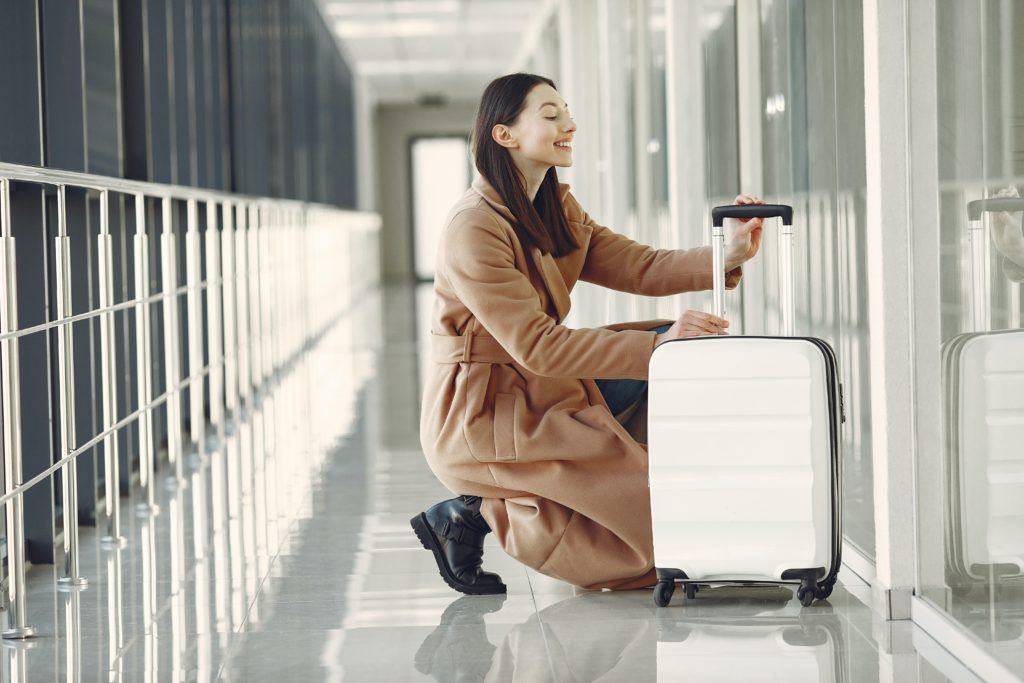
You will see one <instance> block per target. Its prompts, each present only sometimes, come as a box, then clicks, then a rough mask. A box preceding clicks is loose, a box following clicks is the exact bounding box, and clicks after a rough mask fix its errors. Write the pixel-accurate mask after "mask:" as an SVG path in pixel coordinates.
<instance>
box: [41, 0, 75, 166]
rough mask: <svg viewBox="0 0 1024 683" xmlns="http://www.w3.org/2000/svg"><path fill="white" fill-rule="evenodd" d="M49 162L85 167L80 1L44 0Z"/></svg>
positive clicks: (46, 126)
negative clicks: (72, 3)
mask: <svg viewBox="0 0 1024 683" xmlns="http://www.w3.org/2000/svg"><path fill="white" fill-rule="evenodd" d="M39 8H40V22H39V23H40V43H41V44H42V48H43V49H42V55H43V59H42V74H41V76H42V82H43V115H44V120H45V133H46V144H45V155H44V158H45V165H46V166H49V167H51V168H61V169H64V170H68V171H84V170H86V168H85V99H84V97H85V95H84V92H83V89H82V85H83V84H82V79H83V76H84V69H85V66H84V64H83V61H82V23H81V14H80V13H79V11H78V10H79V5H78V3H77V2H76V3H74V5H73V6H72V8H73V11H69V3H68V2H67V0H40V3H39Z"/></svg>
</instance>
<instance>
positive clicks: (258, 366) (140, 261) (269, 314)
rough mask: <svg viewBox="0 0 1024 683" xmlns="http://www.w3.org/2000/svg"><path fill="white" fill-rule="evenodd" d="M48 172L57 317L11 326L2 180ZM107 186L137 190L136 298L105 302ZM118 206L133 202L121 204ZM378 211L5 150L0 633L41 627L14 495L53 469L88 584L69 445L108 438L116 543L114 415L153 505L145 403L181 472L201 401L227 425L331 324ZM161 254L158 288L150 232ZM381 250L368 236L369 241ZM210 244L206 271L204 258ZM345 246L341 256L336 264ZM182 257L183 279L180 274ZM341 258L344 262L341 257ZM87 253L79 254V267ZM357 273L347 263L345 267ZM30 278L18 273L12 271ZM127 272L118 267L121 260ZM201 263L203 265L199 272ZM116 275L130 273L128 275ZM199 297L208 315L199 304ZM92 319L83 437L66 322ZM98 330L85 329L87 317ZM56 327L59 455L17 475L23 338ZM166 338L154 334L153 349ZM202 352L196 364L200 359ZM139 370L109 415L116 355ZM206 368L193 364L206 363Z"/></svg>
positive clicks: (111, 539)
mask: <svg viewBox="0 0 1024 683" xmlns="http://www.w3.org/2000/svg"><path fill="white" fill-rule="evenodd" d="M13 182H18V183H27V184H31V185H38V186H52V187H55V188H56V189H57V207H56V209H57V217H56V218H57V230H56V231H55V232H56V236H55V237H54V238H53V240H54V242H53V246H54V256H55V257H54V260H53V262H52V263H51V264H50V267H51V268H52V269H53V272H52V273H46V274H44V275H43V277H44V278H50V277H54V278H55V281H56V289H55V291H54V292H53V295H54V298H55V300H56V314H55V315H56V318H55V319H54V320H51V321H48V322H44V323H40V324H37V325H33V326H31V327H26V328H19V327H18V318H17V304H18V296H17V285H18V284H19V278H18V269H17V258H16V252H15V241H16V237H15V235H14V227H13V225H12V216H11V212H10V202H11V194H12V183H13ZM69 188H77V189H84V190H86V191H89V192H97V193H99V199H100V201H101V205H100V221H99V230H93V231H90V233H89V234H87V235H85V236H84V237H83V236H82V235H81V234H76V235H73V236H69V235H68V231H67V225H68V214H69V209H68V205H67V202H66V195H67V190H68V189H69ZM110 193H120V194H124V195H131V198H134V201H135V234H134V235H128V234H127V231H124V232H122V233H121V234H122V235H124V239H125V240H126V242H125V244H123V245H122V249H123V253H124V257H123V260H124V261H123V262H127V261H131V262H132V263H134V266H135V267H134V270H135V279H134V292H133V294H134V296H133V297H132V298H131V299H128V300H125V301H122V302H119V303H113V299H114V293H113V273H114V267H115V264H114V262H113V258H112V254H113V251H112V250H113V247H114V234H113V233H112V231H111V230H110V221H111V215H110V214H111V212H110V211H109V199H110ZM149 199H152V200H156V201H157V203H158V205H157V211H158V216H159V221H160V233H159V235H156V234H155V231H154V230H153V226H152V225H149V220H148V218H149V216H148V214H147V211H146V202H147V200H149ZM174 202H184V203H185V204H186V209H187V210H186V211H185V213H184V216H183V218H182V220H180V221H179V220H178V215H179V214H176V213H175V212H174V211H173V203H174ZM200 202H201V203H203V204H205V205H206V221H205V226H204V227H203V228H202V229H200V221H199V203H200ZM123 216H124V219H125V220H127V217H128V214H127V213H126V214H123ZM379 228H380V220H379V217H377V216H374V215H371V214H361V213H358V212H355V211H350V210H345V209H340V208H336V207H332V206H328V205H324V204H315V203H309V202H303V201H299V200H294V199H276V198H270V197H254V196H249V195H241V194H233V193H230V192H224V191H222V190H213V189H205V188H194V187H184V186H180V185H170V184H162V183H150V182H144V181H137V180H126V179H122V178H111V177H105V176H98V175H94V174H89V173H78V172H75V171H64V170H59V169H49V168H41V167H35V166H23V165H18V164H10V163H4V162H0V380H2V386H0V392H2V394H0V403H2V406H3V411H2V416H0V418H2V423H0V427H2V430H0V431H2V437H3V442H2V445H3V465H4V472H3V475H4V476H3V484H4V486H3V489H2V490H0V494H2V495H0V504H2V505H4V506H6V509H7V516H8V524H7V529H8V533H9V537H8V539H7V540H8V548H9V569H10V571H9V572H8V577H7V578H8V585H7V587H6V592H7V598H8V604H10V605H11V606H12V609H13V619H11V625H12V628H10V629H8V630H7V631H4V633H3V637H4V638H16V639H21V638H27V637H32V636H34V635H35V630H34V629H33V628H32V627H31V626H29V625H28V624H27V623H26V620H25V617H26V614H27V607H26V596H25V557H24V552H25V541H24V507H23V505H24V501H23V496H24V493H25V492H26V491H27V490H28V489H29V488H31V487H33V486H36V485H38V484H40V483H41V482H43V481H46V480H47V479H48V478H50V477H52V476H53V475H54V474H55V473H57V472H58V471H60V472H61V473H62V476H61V482H62V498H63V510H64V520H63V526H64V533H63V543H64V567H63V571H62V572H61V577H60V578H59V579H58V583H60V584H63V585H69V586H82V585H85V584H86V583H87V580H86V579H85V578H84V577H82V576H80V575H79V572H78V522H77V519H78V503H77V490H78V483H77V459H78V457H79V456H80V455H82V454H83V453H86V452H88V451H90V450H92V449H94V448H96V449H100V448H101V449H102V453H103V456H104V465H103V472H104V478H105V481H106V490H105V496H106V501H107V517H108V519H107V535H106V536H105V537H104V538H103V542H104V543H105V544H107V545H108V546H114V547H119V546H120V545H122V544H123V543H124V542H125V541H124V539H123V538H122V537H121V535H120V521H119V520H120V496H119V492H118V486H117V482H118V481H119V479H120V477H119V473H118V466H119V465H118V463H119V458H118V455H117V448H118V440H117V438H116V435H117V434H118V432H120V431H121V430H124V429H130V428H136V429H137V430H138V436H139V438H138V444H139V451H138V465H139V487H140V488H141V489H142V492H143V494H144V500H145V501H146V502H145V503H142V504H140V510H141V511H142V512H144V513H147V514H148V513H153V512H155V503H154V497H153V477H154V474H155V468H156V454H155V449H154V444H153V430H152V420H151V418H152V414H153V413H154V411H155V410H157V409H159V408H164V409H165V410H166V415H167V421H166V422H167V439H168V443H167V461H168V463H169V465H170V466H171V467H172V468H173V474H172V475H171V476H173V478H174V479H175V480H176V481H179V482H180V481H182V480H183V479H184V471H183V466H182V461H183V459H184V458H183V456H184V452H183V445H184V444H183V439H184V440H187V441H190V442H191V443H192V444H193V446H195V445H196V444H199V443H200V441H201V440H202V439H203V438H204V429H205V428H206V426H205V422H206V418H205V417H204V407H205V402H206V401H207V398H208V404H209V407H210V417H209V425H210V426H211V427H212V428H215V429H216V428H219V427H222V426H223V420H224V419H225V416H226V414H231V415H232V416H233V417H235V418H237V417H238V416H240V415H244V414H246V413H247V412H248V411H250V410H252V409H253V408H255V407H256V405H257V404H258V403H259V402H260V401H261V400H262V399H261V396H262V391H263V389H262V387H263V386H265V385H270V384H274V385H276V384H277V383H279V382H280V381H281V380H282V378H283V375H282V373H283V374H287V369H288V368H289V367H292V366H293V364H294V363H295V362H296V360H297V359H298V357H299V356H301V355H302V354H303V353H305V352H306V351H307V350H308V348H309V344H310V343H311V342H312V341H313V340H315V339H318V338H320V337H321V336H322V335H323V334H325V332H326V330H328V329H329V328H331V327H332V326H333V325H334V324H335V323H336V322H337V321H338V320H339V319H340V317H341V316H344V315H347V314H348V311H349V305H348V304H347V303H346V301H345V299H344V297H339V296H338V293H339V291H341V292H343V291H351V290H352V289H353V288H360V289H361V288H362V286H363V285H364V284H365V283H362V282H353V281H351V279H349V280H348V281H342V278H343V277H349V278H351V277H354V276H355V274H357V273H362V272H363V267H364V265H365V263H366V260H367V256H369V254H363V253H352V252H353V251H357V252H358V250H359V249H361V248H363V247H360V245H362V244H364V242H365V240H362V239H357V238H356V237H355V236H356V235H359V234H367V233H376V232H377V231H378V230H379ZM151 236H152V237H155V238H157V239H155V240H154V245H153V247H154V249H155V250H156V255H157V256H158V257H159V258H160V263H161V266H160V270H161V272H162V277H163V282H162V286H161V288H160V289H161V291H160V292H158V293H156V294H151V293H150V283H149V261H150V258H151V256H152V255H153V254H152V252H151V249H150V237H151ZM181 236H183V237H184V245H185V249H184V253H183V254H182V256H183V262H180V261H179V256H178V248H179V247H178V239H179V237H181ZM83 239H86V240H90V241H95V242H94V247H92V248H90V249H87V250H85V249H79V250H76V251H72V249H71V245H72V242H73V241H75V242H79V241H81V240H83ZM367 248H371V249H374V250H375V246H370V247H367ZM86 254H88V258H89V259H90V260H89V262H88V264H87V267H88V268H89V271H90V273H91V275H90V277H93V276H94V281H97V282H98V283H99V291H100V297H99V303H100V305H99V306H95V307H92V308H91V310H89V311H86V312H84V313H79V314H75V315H72V314H71V310H72V295H73V293H74V287H73V285H72V281H71V273H72V270H71V262H72V259H73V258H74V259H75V260H76V261H78V262H79V263H80V261H81V259H82V258H84V257H85V255H86ZM204 254H205V257H206V259H205V265H206V269H205V273H204V272H203V270H202V266H203V263H204V261H203V255H204ZM345 259H348V262H347V263H348V266H349V268H344V267H343V268H340V269H339V268H338V265H339V260H340V261H345ZM179 263H180V264H181V265H183V266H185V267H184V272H185V282H184V283H179V274H180V272H181V271H179ZM343 265H344V264H343ZM78 267H81V265H76V268H78ZM350 271H351V272H350ZM21 275H22V279H26V277H27V276H26V272H22V273H21ZM125 275H126V276H127V273H125ZM204 275H205V277H203V276H204ZM126 284H128V285H130V284H132V283H131V282H130V281H127V280H126ZM181 298H185V304H186V313H185V318H186V322H187V330H188V334H187V335H183V334H182V330H181V328H180V325H179V320H178V318H179V315H180V312H179V311H180V300H181ZM157 302H160V303H162V310H163V334H162V336H161V338H160V339H154V338H153V335H152V334H151V332H152V320H151V313H150V308H151V306H152V304H154V303H157ZM203 303H205V304H206V306H205V315H204V307H203ZM130 310H134V311H135V312H136V316H135V334H136V340H137V343H136V349H135V363H134V365H133V364H132V363H131V361H126V360H124V359H120V360H119V359H118V357H117V354H116V353H115V345H116V335H117V327H116V326H115V325H114V314H115V313H118V312H126V311H130ZM97 318H98V319H99V345H98V352H99V358H100V361H101V363H100V364H99V365H100V369H99V370H97V368H93V372H97V371H98V372H99V377H98V379H99V380H100V381H99V382H98V383H97V388H98V395H97V397H96V398H97V399H98V400H101V402H102V409H103V410H102V424H101V427H102V429H101V430H100V431H99V433H97V434H95V435H93V436H92V437H91V438H90V439H88V440H87V441H86V442H84V443H77V439H76V434H75V428H74V427H75V421H76V420H75V408H76V406H75V399H74V396H75V389H76V376H75V370H74V364H73V363H74V356H75V354H74V350H73V349H74V346H73V343H74V329H73V324H74V323H79V322H82V321H88V320H94V319H97ZM92 329H93V328H90V330H92ZM49 330H56V332H57V354H56V359H55V361H51V362H53V366H52V367H51V372H52V373H54V376H55V377H56V380H57V391H56V392H55V395H54V396H52V397H51V400H52V401H54V404H53V406H52V408H53V412H54V414H55V415H56V416H57V424H58V427H59V429H58V432H59V435H58V443H59V447H58V450H57V451H56V452H55V453H54V455H55V456H56V459H55V460H53V462H52V463H50V464H49V466H47V467H46V468H45V469H44V470H43V471H41V472H39V473H37V474H35V475H34V476H33V477H32V478H30V479H29V480H28V481H26V482H23V481H22V456H21V446H22V444H21V415H20V410H21V394H20V391H21V389H20V379H19V361H18V347H19V344H20V343H21V341H22V339H24V338H26V337H29V336H30V335H33V334H38V333H40V332H46V331H49ZM161 347H162V348H161ZM154 353H162V357H163V368H164V384H165V386H166V387H167V389H166V390H165V391H164V392H163V393H161V394H160V395H159V396H156V397H154V396H153V395H152V388H153V387H152V383H153V378H152V376H151V375H152V367H153V356H154ZM185 353H187V354H188V355H187V358H188V360H189V370H188V373H187V374H186V375H185V376H183V375H182V370H181V365H180V363H181V357H182V355H184V354H185ZM204 353H205V363H204V362H203V361H204ZM119 362H120V363H121V364H122V365H126V366H127V367H126V368H122V372H123V371H124V370H125V369H127V370H128V371H134V372H135V373H136V375H137V380H138V381H137V385H138V396H137V401H136V405H137V406H138V407H137V408H136V409H135V410H133V411H132V412H131V413H129V414H127V415H123V416H122V415H118V402H119V397H118V381H117V378H118V377H119V376H120V375H119V374H118V368H117V365H118V363H119ZM200 366H201V367H200ZM185 389H188V390H189V404H190V405H189V412H188V413H187V415H188V417H189V419H190V424H191V430H190V431H189V433H188V434H183V426H184V419H183V418H184V415H185V414H186V413H185V412H184V410H183V406H182V398H183V393H184V391H185Z"/></svg>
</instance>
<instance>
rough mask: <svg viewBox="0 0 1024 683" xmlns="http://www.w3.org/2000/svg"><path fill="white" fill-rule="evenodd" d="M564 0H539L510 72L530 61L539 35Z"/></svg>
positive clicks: (542, 33)
mask: <svg viewBox="0 0 1024 683" xmlns="http://www.w3.org/2000/svg"><path fill="white" fill-rule="evenodd" d="M564 1H565V0H540V6H539V7H538V8H537V10H536V12H535V13H534V14H533V21H532V23H531V24H530V25H529V26H527V27H526V29H525V30H524V31H523V40H522V42H521V43H520V48H519V52H517V53H516V56H515V58H514V59H513V60H512V63H511V65H510V69H509V71H510V72H512V73H515V72H517V71H523V70H524V69H525V68H526V64H527V62H529V61H530V56H531V55H532V54H533V53H534V52H535V51H536V50H537V44H538V43H540V37H541V36H542V35H544V29H545V28H546V27H547V25H548V24H550V23H551V19H552V17H554V16H555V12H556V11H558V8H559V6H560V5H562V3H563V2H564Z"/></svg>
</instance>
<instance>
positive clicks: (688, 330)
mask: <svg viewBox="0 0 1024 683" xmlns="http://www.w3.org/2000/svg"><path fill="white" fill-rule="evenodd" d="M727 327H729V321H728V320H725V319H724V318H719V317H718V316H714V315H711V314H710V313H704V312H703V311H687V312H686V313H683V314H682V315H681V316H679V320H676V321H675V322H674V323H673V324H672V327H670V328H668V330H667V331H666V332H662V333H661V334H659V335H658V336H657V338H656V339H655V342H654V345H655V346H659V345H661V344H664V343H665V342H667V341H671V340H673V339H683V338H685V337H710V336H718V335H723V334H729V333H728V332H726V331H725V328H727Z"/></svg>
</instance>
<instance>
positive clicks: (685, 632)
mask: <svg viewBox="0 0 1024 683" xmlns="http://www.w3.org/2000/svg"><path fill="white" fill-rule="evenodd" d="M658 627H659V633H658V678H657V680H659V681H681V680H693V681H708V682H710V681H779V680H783V681H794V682H795V681H815V683H817V682H819V681H843V680H845V674H846V666H845V662H844V655H845V652H846V651H847V647H848V646H847V645H846V644H845V643H844V642H843V628H842V624H841V623H840V621H839V618H838V617H836V616H835V615H824V614H816V615H815V617H814V618H813V619H801V618H800V617H799V616H791V617H788V618H784V617H774V616H762V615H760V614H759V615H757V616H754V617H750V618H746V619H744V618H735V617H730V618H721V617H718V618H705V617H691V616H689V615H685V616H683V617H682V618H681V619H677V620H673V621H666V620H664V619H658Z"/></svg>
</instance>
